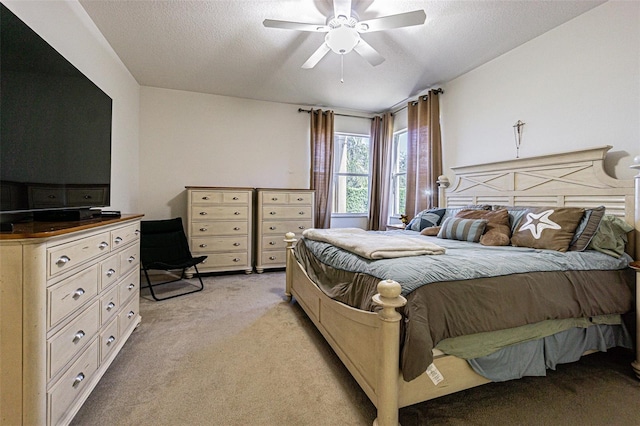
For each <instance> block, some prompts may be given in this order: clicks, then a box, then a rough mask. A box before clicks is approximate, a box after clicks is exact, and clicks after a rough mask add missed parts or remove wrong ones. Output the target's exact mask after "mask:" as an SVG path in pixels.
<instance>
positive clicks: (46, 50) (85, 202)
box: [0, 4, 112, 223]
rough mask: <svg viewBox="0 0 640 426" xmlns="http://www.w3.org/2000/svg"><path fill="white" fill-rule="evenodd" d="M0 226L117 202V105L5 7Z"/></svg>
mask: <svg viewBox="0 0 640 426" xmlns="http://www.w3.org/2000/svg"><path fill="white" fill-rule="evenodd" d="M0 31H1V32H0V84H1V86H0V222H3V223H7V222H12V221H17V220H24V219H35V220H47V221H49V220H53V221H55V220H70V218H73V219H71V220H84V219H91V218H93V217H94V216H95V215H94V213H95V210H90V209H95V208H97V207H98V208H99V207H105V206H109V205H110V196H111V191H110V190H111V120H112V100H111V98H110V97H109V96H108V95H107V94H106V93H104V92H103V91H102V90H101V89H100V88H99V87H98V86H96V85H95V84H94V83H93V82H92V81H91V80H90V79H89V78H88V77H86V76H85V75H84V74H83V73H82V72H81V71H80V70H78V69H77V68H76V67H75V66H74V65H72V64H71V63H70V62H69V61H68V60H67V59H65V58H64V57H63V56H62V55H61V54H60V53H58V52H57V51H56V50H55V49H54V48H53V47H52V46H51V45H49V44H48V43H47V42H46V41H45V40H44V39H42V38H41V37H40V36H39V35H38V34H37V33H36V32H35V31H33V30H32V29H31V28H30V27H29V26H28V25H27V24H25V23H24V22H23V21H22V20H20V18H18V17H17V16H16V15H15V14H14V13H12V12H11V11H10V10H9V9H8V8H7V7H6V6H5V5H3V4H0Z"/></svg>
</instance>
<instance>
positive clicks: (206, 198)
mask: <svg viewBox="0 0 640 426" xmlns="http://www.w3.org/2000/svg"><path fill="white" fill-rule="evenodd" d="M202 199H203V200H209V199H210V198H209V197H202Z"/></svg>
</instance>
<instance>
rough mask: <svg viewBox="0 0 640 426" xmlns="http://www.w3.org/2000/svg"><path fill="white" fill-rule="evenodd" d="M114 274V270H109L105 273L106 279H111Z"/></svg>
mask: <svg viewBox="0 0 640 426" xmlns="http://www.w3.org/2000/svg"><path fill="white" fill-rule="evenodd" d="M115 273H116V271H115V270H113V269H109V270H108V271H107V277H109V278H111V277H112V276H113V274H115Z"/></svg>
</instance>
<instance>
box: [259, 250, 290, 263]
mask: <svg viewBox="0 0 640 426" xmlns="http://www.w3.org/2000/svg"><path fill="white" fill-rule="evenodd" d="M261 255H262V264H263V265H276V264H277V265H284V264H285V263H286V256H285V255H286V252H285V250H278V251H276V250H263V251H262V253H261Z"/></svg>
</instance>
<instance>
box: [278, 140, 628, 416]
mask: <svg viewBox="0 0 640 426" xmlns="http://www.w3.org/2000/svg"><path fill="white" fill-rule="evenodd" d="M610 149H611V146H603V147H598V148H593V149H587V150H580V151H573V152H566V153H561V154H557V155H547V156H541V157H532V158H521V159H516V160H510V161H501V162H495V163H489V164H481V165H476V166H467V167H453V168H452V169H453V171H454V172H455V173H456V180H455V182H454V185H453V186H452V187H451V188H450V189H447V188H448V187H449V180H448V179H447V178H446V177H445V176H441V177H440V179H439V182H438V183H439V186H440V188H439V197H440V206H442V207H457V206H465V205H469V204H492V205H494V204H495V205H509V206H518V205H521V206H550V205H553V206H567V207H597V206H600V205H604V206H605V207H606V212H607V214H612V215H616V216H619V217H622V218H624V220H625V221H626V222H627V223H629V224H631V225H633V226H634V231H632V232H631V235H630V241H629V245H628V252H629V254H630V255H631V256H632V257H633V258H634V259H640V237H639V235H640V161H638V157H636V164H635V165H633V166H631V167H632V168H634V169H636V170H638V171H639V174H638V175H637V176H635V178H634V179H629V180H618V179H614V178H612V177H610V176H608V175H607V174H606V173H605V171H604V168H603V163H604V158H605V155H606V153H607V151H609V150H610ZM634 180H635V184H634ZM285 238H286V239H285V241H286V242H287V270H286V291H285V294H286V295H287V296H288V297H291V296H293V297H295V299H296V300H297V302H298V303H299V304H300V306H301V307H302V308H303V309H304V311H305V312H306V313H307V315H308V316H309V318H310V319H311V320H312V321H313V322H314V324H315V325H316V327H317V328H318V330H320V332H321V333H322V334H323V335H324V337H325V338H326V340H327V342H328V343H329V344H330V345H331V347H332V348H333V350H334V351H335V352H336V354H337V355H338V356H339V357H340V359H341V360H342V362H343V363H344V365H345V366H346V367H347V369H348V370H349V371H350V373H351V374H352V375H353V377H354V378H355V379H356V381H357V382H358V383H359V384H360V386H361V387H362V389H363V390H364V391H365V393H366V394H367V396H368V397H369V399H370V400H371V401H372V402H373V404H374V405H375V406H376V408H377V415H378V417H377V418H376V419H375V420H374V422H373V424H374V425H380V426H390V425H394V426H395V425H397V424H398V409H399V408H401V407H406V406H408V405H412V404H415V403H418V402H422V401H427V400H429V399H433V398H436V397H439V396H443V395H447V394H450V393H454V392H458V391H460V390H464V389H468V388H471V387H474V386H478V385H481V384H484V383H488V382H489V380H488V379H486V378H484V377H482V376H480V375H478V374H477V373H475V372H474V371H473V369H471V367H470V366H469V365H468V363H467V362H466V361H465V360H463V359H461V358H457V357H455V356H450V355H445V354H442V353H438V351H437V350H435V351H434V365H435V367H436V368H437V371H438V372H439V373H440V375H441V379H442V380H441V381H440V382H439V383H438V384H435V383H437V380H436V379H434V380H432V378H431V377H430V376H429V375H428V374H427V373H425V374H422V375H421V376H420V377H418V378H417V379H415V380H413V381H411V382H405V381H404V380H403V379H402V374H401V372H400V370H399V367H398V366H399V346H400V337H399V336H400V326H399V321H400V319H401V315H400V314H399V313H397V312H396V308H397V307H400V306H403V305H404V304H405V303H406V300H405V299H404V298H403V297H402V296H400V285H399V284H398V283H396V282H394V281H390V280H387V281H382V282H381V283H380V284H379V285H378V292H379V294H377V295H376V296H374V299H375V301H376V303H377V304H379V305H381V306H382V307H383V309H382V311H381V312H380V313H373V312H366V311H362V310H359V309H355V308H351V307H349V306H347V305H345V304H342V303H340V302H337V301H335V300H332V299H330V298H329V297H328V296H326V295H325V294H324V293H323V292H322V291H321V290H320V289H319V288H318V287H317V286H316V285H315V284H314V283H313V282H312V281H311V279H310V278H309V277H308V276H307V274H306V273H305V271H304V269H303V268H302V267H301V265H300V264H299V263H298V262H297V261H296V259H295V256H294V254H293V246H294V244H295V242H296V239H295V238H294V234H293V233H288V234H287V235H286V237H285ZM636 281H637V282H640V271H638V272H636ZM636 324H637V327H636V342H640V286H637V289H636ZM632 367H633V369H634V371H635V374H636V375H637V376H638V378H640V345H639V344H637V343H636V358H635V361H634V362H633V363H632Z"/></svg>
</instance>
